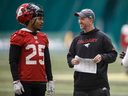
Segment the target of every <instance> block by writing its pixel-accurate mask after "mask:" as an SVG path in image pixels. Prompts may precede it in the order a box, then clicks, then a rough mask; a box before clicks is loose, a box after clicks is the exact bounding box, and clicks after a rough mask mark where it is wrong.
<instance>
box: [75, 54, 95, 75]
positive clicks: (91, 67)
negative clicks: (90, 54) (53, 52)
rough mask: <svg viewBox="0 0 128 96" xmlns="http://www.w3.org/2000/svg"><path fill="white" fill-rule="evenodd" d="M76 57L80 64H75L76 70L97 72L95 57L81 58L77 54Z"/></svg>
mask: <svg viewBox="0 0 128 96" xmlns="http://www.w3.org/2000/svg"><path fill="white" fill-rule="evenodd" d="M75 59H77V60H79V64H78V65H74V71H79V72H84V73H94V74H96V72H97V64H96V63H94V62H93V59H86V58H80V57H78V56H77V55H76V56H75Z"/></svg>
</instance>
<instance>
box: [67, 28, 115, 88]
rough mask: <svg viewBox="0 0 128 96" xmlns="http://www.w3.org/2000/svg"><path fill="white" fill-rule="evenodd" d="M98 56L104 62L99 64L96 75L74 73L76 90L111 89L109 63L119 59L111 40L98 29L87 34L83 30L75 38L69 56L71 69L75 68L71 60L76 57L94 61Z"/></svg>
mask: <svg viewBox="0 0 128 96" xmlns="http://www.w3.org/2000/svg"><path fill="white" fill-rule="evenodd" d="M98 54H100V55H101V57H102V60H101V62H99V63H98V64H97V73H96V74H91V73H82V72H77V71H75V72H74V90H92V89H97V88H102V87H107V88H108V89H109V84H108V77H107V69H108V63H112V62H114V61H115V60H116V57H117V52H116V51H115V48H114V47H113V45H112V42H111V40H110V38H109V37H108V36H107V35H106V34H104V33H103V32H101V31H100V30H99V29H97V28H95V29H94V30H92V31H90V32H87V33H84V31H83V30H82V31H81V32H80V34H78V35H77V36H75V37H74V39H73V41H72V43H71V46H70V49H69V53H68V54H67V61H68V65H69V67H70V68H72V67H74V66H73V65H72V64H71V60H72V59H73V58H74V57H75V55H77V56H79V57H81V58H90V59H93V58H94V57H95V56H96V55H98Z"/></svg>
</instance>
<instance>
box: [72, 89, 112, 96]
mask: <svg viewBox="0 0 128 96" xmlns="http://www.w3.org/2000/svg"><path fill="white" fill-rule="evenodd" d="M73 96H110V93H109V90H108V89H107V88H105V87H104V88H99V89H96V90H88V91H74V93H73Z"/></svg>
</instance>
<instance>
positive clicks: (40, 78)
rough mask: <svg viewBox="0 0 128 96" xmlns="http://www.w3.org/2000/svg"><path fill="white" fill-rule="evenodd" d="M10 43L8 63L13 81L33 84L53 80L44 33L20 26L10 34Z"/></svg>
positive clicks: (46, 39) (47, 44) (47, 43)
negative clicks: (20, 27) (19, 28)
mask: <svg viewBox="0 0 128 96" xmlns="http://www.w3.org/2000/svg"><path fill="white" fill-rule="evenodd" d="M10 44H11V45H10V53H9V63H10V68H11V73H12V77H13V80H14V81H15V80H20V81H21V82H22V81H23V82H27V83H28V82H29V83H31V84H33V82H34V83H46V82H47V81H49V80H53V76H52V71H51V61H50V55H49V49H48V47H49V42H48V38H47V36H46V34H44V33H41V32H39V31H37V32H31V31H30V30H28V29H26V28H22V29H21V30H19V31H17V32H15V33H13V34H12V35H11V38H10ZM45 90H46V89H45Z"/></svg>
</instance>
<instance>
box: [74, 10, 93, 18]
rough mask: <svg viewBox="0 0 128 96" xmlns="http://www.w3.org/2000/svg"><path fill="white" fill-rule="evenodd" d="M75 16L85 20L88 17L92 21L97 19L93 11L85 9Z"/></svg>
mask: <svg viewBox="0 0 128 96" xmlns="http://www.w3.org/2000/svg"><path fill="white" fill-rule="evenodd" d="M74 15H75V16H80V17H83V18H86V17H88V18H90V19H95V14H94V12H93V11H92V10H91V9H83V10H82V11H81V12H76V13H75V14H74Z"/></svg>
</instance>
